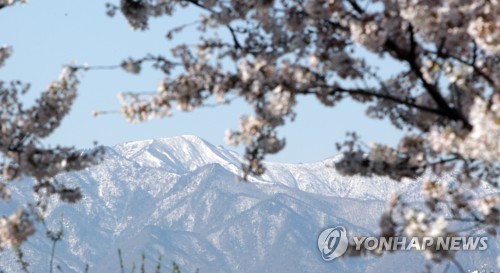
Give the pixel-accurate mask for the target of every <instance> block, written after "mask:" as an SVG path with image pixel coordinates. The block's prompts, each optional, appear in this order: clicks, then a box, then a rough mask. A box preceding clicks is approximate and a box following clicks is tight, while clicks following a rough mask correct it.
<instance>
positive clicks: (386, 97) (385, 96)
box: [299, 86, 447, 117]
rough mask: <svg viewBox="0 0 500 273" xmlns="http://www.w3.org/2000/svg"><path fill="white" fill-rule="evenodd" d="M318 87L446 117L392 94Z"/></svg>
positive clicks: (434, 110) (332, 93)
mask: <svg viewBox="0 0 500 273" xmlns="http://www.w3.org/2000/svg"><path fill="white" fill-rule="evenodd" d="M319 87H326V88H330V89H331V91H330V93H329V95H334V94H335V93H347V94H350V95H362V96H368V97H374V98H378V99H384V100H388V101H392V102H395V103H398V104H402V105H405V106H408V107H410V108H415V109H418V110H421V111H425V112H429V113H433V114H437V115H440V116H444V117H447V115H446V113H445V112H443V111H442V110H441V109H436V108H432V107H428V106H425V105H420V104H416V103H414V102H412V101H410V100H403V99H400V98H397V97H393V96H391V95H388V94H382V93H376V92H373V91H370V90H366V89H360V88H355V89H346V88H342V87H332V86H319ZM299 94H317V92H316V91H303V92H299Z"/></svg>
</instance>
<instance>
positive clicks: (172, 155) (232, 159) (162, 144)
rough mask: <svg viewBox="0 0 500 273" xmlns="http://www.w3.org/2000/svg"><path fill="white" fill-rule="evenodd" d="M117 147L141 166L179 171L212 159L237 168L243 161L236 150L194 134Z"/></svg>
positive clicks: (193, 167)
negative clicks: (234, 151) (225, 147)
mask: <svg viewBox="0 0 500 273" xmlns="http://www.w3.org/2000/svg"><path fill="white" fill-rule="evenodd" d="M113 149H114V150H115V151H116V152H117V153H118V154H120V155H121V156H123V157H125V158H127V159H129V160H132V161H135V162H136V163H138V164H139V165H141V166H148V167H166V168H167V169H169V168H170V169H171V170H172V171H175V172H178V171H179V170H180V171H181V172H185V171H192V170H194V169H197V168H199V167H201V166H204V165H206V164H211V163H219V164H221V165H223V166H227V167H230V168H231V169H234V167H236V165H239V162H240V160H239V159H238V157H237V156H236V154H235V153H233V152H231V151H228V150H226V149H224V148H222V147H216V146H214V145H212V144H210V143H208V142H207V141H205V140H204V139H202V138H200V137H198V136H194V135H181V136H175V137H167V138H155V139H149V140H142V141H132V142H127V143H124V144H119V145H116V146H114V147H113ZM231 165H234V167H233V166H231Z"/></svg>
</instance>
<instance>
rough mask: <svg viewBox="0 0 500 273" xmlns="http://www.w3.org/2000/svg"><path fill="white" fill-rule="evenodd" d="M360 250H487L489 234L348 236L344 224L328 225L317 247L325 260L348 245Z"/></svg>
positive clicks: (342, 251)
mask: <svg viewBox="0 0 500 273" xmlns="http://www.w3.org/2000/svg"><path fill="white" fill-rule="evenodd" d="M349 239H352V240H351V244H350V245H351V247H352V248H354V249H356V250H357V251H359V250H361V249H366V250H368V251H374V250H378V251H396V250H397V251H412V250H423V251H426V250H430V251H432V252H436V251H437V252H439V251H449V250H451V251H459V250H465V251H467V250H470V251H472V250H479V251H481V250H486V249H487V248H488V237H485V236H483V237H475V236H447V237H445V236H441V237H430V236H423V237H405V236H399V237H398V236H394V237H380V238H379V237H367V236H353V237H351V238H348V237H347V230H346V228H345V227H343V226H337V227H334V228H327V229H325V230H323V231H322V232H321V233H320V234H319V236H318V249H319V251H320V252H321V257H322V258H323V260H325V261H332V260H334V259H336V258H338V257H340V256H342V255H344V253H345V252H346V251H347V247H349Z"/></svg>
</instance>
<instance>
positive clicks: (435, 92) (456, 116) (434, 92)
mask: <svg viewBox="0 0 500 273" xmlns="http://www.w3.org/2000/svg"><path fill="white" fill-rule="evenodd" d="M408 31H409V35H410V50H405V49H403V48H401V47H399V46H398V45H397V44H396V43H395V42H394V41H393V40H391V39H387V41H386V42H385V47H386V48H387V49H389V50H390V51H392V52H394V54H395V57H396V58H397V59H400V60H403V61H405V62H407V63H408V65H409V66H410V68H411V70H412V71H413V72H414V73H415V75H416V76H417V77H418V79H419V80H420V81H421V83H422V85H423V87H424V88H425V90H426V91H427V93H429V95H430V96H431V97H432V99H433V100H434V101H435V102H436V104H437V106H438V107H439V109H441V113H442V114H444V115H445V116H446V117H447V118H449V119H451V120H458V121H462V122H463V124H464V126H465V128H467V129H469V130H470V129H472V125H470V123H469V121H468V120H467V119H466V118H465V116H464V115H463V114H462V113H461V112H460V111H459V110H458V109H456V108H452V107H450V105H449V104H448V102H447V101H446V99H445V98H444V97H443V96H442V95H441V93H440V92H439V89H438V87H437V85H436V84H431V83H429V82H427V80H425V78H424V75H423V74H422V71H421V70H420V68H421V67H420V65H419V64H418V62H417V59H418V54H417V52H416V50H417V42H416V40H415V37H414V33H413V27H412V26H411V25H410V26H409V27H408Z"/></svg>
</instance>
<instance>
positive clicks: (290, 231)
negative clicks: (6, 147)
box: [0, 136, 498, 273]
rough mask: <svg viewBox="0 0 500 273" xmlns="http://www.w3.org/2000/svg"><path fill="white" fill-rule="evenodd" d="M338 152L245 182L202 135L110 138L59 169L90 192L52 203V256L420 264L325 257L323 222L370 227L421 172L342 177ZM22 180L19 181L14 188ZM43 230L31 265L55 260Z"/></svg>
mask: <svg viewBox="0 0 500 273" xmlns="http://www.w3.org/2000/svg"><path fill="white" fill-rule="evenodd" d="M335 160H338V158H335V157H333V158H329V159H326V160H324V161H321V162H317V163H311V164H281V163H268V164H267V168H268V171H267V172H266V174H265V175H264V176H263V177H251V179H250V182H241V181H239V180H238V175H239V172H240V169H239V167H240V164H241V161H240V156H239V155H237V154H235V153H234V152H231V151H228V150H226V149H224V148H222V147H215V146H213V145H211V144H209V143H207V142H205V141H204V140H202V139H200V138H198V137H194V136H180V137H174V138H166V139H154V140H146V141H137V142H130V143H126V144H122V145H117V146H115V147H110V148H107V149H106V156H105V160H104V161H103V162H102V163H101V164H99V165H96V166H94V167H91V168H88V169H86V170H83V171H80V172H77V173H68V174H63V175H61V176H60V177H59V178H58V179H59V180H60V181H65V183H67V184H69V185H78V186H80V187H81V188H82V189H83V192H84V198H83V200H82V201H81V202H80V203H78V204H76V205H65V204H59V203H57V202H54V205H52V206H51V207H50V208H49V210H50V211H49V214H50V216H49V217H48V221H47V222H48V223H49V226H50V227H52V228H53V229H55V230H57V229H58V228H59V226H60V225H61V221H62V224H63V229H64V234H65V235H64V241H62V242H60V243H59V244H58V245H57V248H56V257H55V264H56V265H58V266H60V268H61V270H62V271H63V272H68V273H69V272H82V271H83V270H84V268H85V265H86V264H88V265H89V268H90V270H89V272H119V260H118V255H117V250H118V249H121V251H122V253H123V257H124V264H125V267H126V268H130V267H131V265H132V262H133V261H135V262H136V265H138V264H140V257H141V254H142V253H144V254H145V256H146V257H147V261H146V263H147V265H148V266H150V267H151V268H152V267H153V266H154V265H156V262H154V261H155V260H157V258H158V256H159V255H161V256H162V265H163V268H164V269H165V272H167V271H168V268H169V267H170V264H171V262H172V261H176V262H177V263H178V264H179V265H180V267H181V270H182V272H195V270H196V269H197V268H199V270H200V272H202V273H212V272H416V271H423V270H424V264H425V259H424V258H423V256H422V255H421V254H420V253H415V252H405V253H396V254H392V255H387V256H384V257H381V258H378V257H376V258H375V257H367V258H344V259H341V260H335V261H332V262H325V261H323V260H322V258H321V254H320V252H319V251H318V249H317V246H316V240H317V236H318V234H319V233H320V232H321V231H322V230H323V229H325V228H327V227H334V226H337V225H343V226H345V227H347V229H348V232H349V233H350V234H360V235H365V236H366V235H371V234H375V232H376V230H377V228H378V218H379V216H380V214H381V213H382V212H383V210H384V209H385V207H386V199H387V197H388V195H389V194H390V193H392V192H395V191H400V192H401V191H402V192H406V193H407V194H408V195H409V196H412V194H413V193H414V192H416V191H419V186H418V184H417V183H407V184H401V183H399V184H396V183H395V182H391V181H388V180H385V179H382V178H370V179H368V178H360V177H342V176H340V175H339V174H337V173H336V172H335V170H334V168H333V167H332V165H333V163H334V162H335ZM26 185H27V183H26ZM26 185H25V186H26ZM27 192H29V191H26V190H23V185H20V188H19V190H18V191H17V192H15V195H17V197H16V198H23V195H24V194H27ZM26 198H28V197H26ZM8 209H9V206H6V205H4V206H3V207H0V212H2V210H8ZM2 214H3V213H2ZM61 215H63V217H62V218H61ZM61 219H62V220H61ZM40 230H41V232H38V234H37V235H36V236H34V237H33V238H31V239H30V240H29V241H28V243H27V244H25V246H24V248H23V249H24V252H25V253H26V256H27V258H26V259H27V260H28V261H30V263H31V268H32V269H33V271H34V272H48V271H49V269H48V264H49V263H48V261H49V258H50V250H51V246H50V241H49V240H48V239H46V238H45V237H44V235H43V229H41V228H40ZM488 251H489V252H488V253H484V252H483V253H467V255H462V256H460V260H461V261H463V262H464V263H465V264H466V265H467V266H469V267H471V268H472V267H475V268H478V267H480V266H481V265H483V264H485V263H487V264H490V265H491V268H495V266H496V260H495V257H496V256H497V255H498V248H497V247H495V248H493V249H492V248H490V249H489V250H488ZM402 259H404V262H401V261H403V260H402ZM444 267H446V265H442V266H441V267H440V270H441V272H442V270H443V268H444ZM0 269H3V270H5V271H6V272H18V271H19V267H18V265H17V263H16V262H15V258H14V256H13V255H12V253H8V252H5V253H3V254H1V255H0ZM410 269H411V270H410ZM455 270H456V269H455V268H454V267H453V266H452V267H450V270H449V271H448V272H454V271H455ZM151 272H153V271H151Z"/></svg>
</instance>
